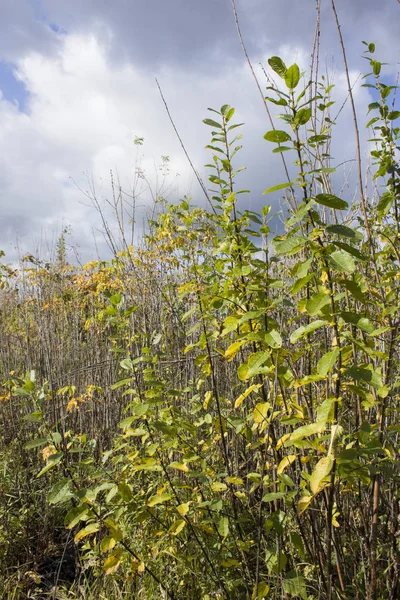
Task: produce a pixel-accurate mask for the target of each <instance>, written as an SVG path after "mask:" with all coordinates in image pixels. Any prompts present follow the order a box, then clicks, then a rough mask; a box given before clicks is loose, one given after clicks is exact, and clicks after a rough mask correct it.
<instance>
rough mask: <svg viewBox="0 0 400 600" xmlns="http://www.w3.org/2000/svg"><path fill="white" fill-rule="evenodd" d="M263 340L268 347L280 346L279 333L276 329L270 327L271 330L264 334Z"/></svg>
mask: <svg viewBox="0 0 400 600" xmlns="http://www.w3.org/2000/svg"><path fill="white" fill-rule="evenodd" d="M265 341H266V342H267V344H268V346H270V348H274V349H276V348H281V346H282V338H281V334H280V333H279V331H277V330H276V329H272V331H269V332H268V333H266V334H265Z"/></svg>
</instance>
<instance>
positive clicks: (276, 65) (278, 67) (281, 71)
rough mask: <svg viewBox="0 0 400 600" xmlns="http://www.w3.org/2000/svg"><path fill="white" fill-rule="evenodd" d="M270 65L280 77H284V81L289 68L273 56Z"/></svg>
mask: <svg viewBox="0 0 400 600" xmlns="http://www.w3.org/2000/svg"><path fill="white" fill-rule="evenodd" d="M268 64H269V66H270V67H271V69H272V70H273V71H275V73H277V74H278V75H279V77H282V79H283V78H284V77H285V75H286V71H287V68H286V65H285V63H284V62H283V60H282V59H281V58H279V56H271V58H269V59H268Z"/></svg>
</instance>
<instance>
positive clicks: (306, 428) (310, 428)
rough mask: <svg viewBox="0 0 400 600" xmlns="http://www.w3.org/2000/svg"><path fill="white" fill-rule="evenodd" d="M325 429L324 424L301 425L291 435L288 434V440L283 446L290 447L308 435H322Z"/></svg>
mask: <svg viewBox="0 0 400 600" xmlns="http://www.w3.org/2000/svg"><path fill="white" fill-rule="evenodd" d="M324 429H325V423H322V422H317V423H310V424H309V425H303V426H302V427H299V428H298V429H295V431H293V433H291V434H290V436H289V438H288V439H287V440H286V441H285V444H284V445H285V446H291V444H293V443H295V442H298V441H300V440H302V439H303V438H305V437H308V436H309V435H315V434H316V433H322V431H324Z"/></svg>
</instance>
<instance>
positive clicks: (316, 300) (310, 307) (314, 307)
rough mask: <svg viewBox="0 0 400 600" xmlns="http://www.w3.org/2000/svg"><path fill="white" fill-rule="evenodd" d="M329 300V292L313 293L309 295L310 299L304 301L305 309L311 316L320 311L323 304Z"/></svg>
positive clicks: (328, 302) (326, 303)
mask: <svg viewBox="0 0 400 600" xmlns="http://www.w3.org/2000/svg"><path fill="white" fill-rule="evenodd" d="M330 302H331V297H330V295H329V294H324V293H323V292H321V293H320V294H314V296H311V298H310V300H308V301H307V302H306V310H307V312H308V314H309V315H311V316H313V315H316V314H317V313H319V312H320V310H321V309H322V308H324V306H327V305H328V304H330Z"/></svg>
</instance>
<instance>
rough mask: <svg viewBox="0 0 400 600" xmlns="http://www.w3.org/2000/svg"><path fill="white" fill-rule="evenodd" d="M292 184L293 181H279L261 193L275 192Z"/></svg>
mask: <svg viewBox="0 0 400 600" xmlns="http://www.w3.org/2000/svg"><path fill="white" fill-rule="evenodd" d="M291 185H294V183H293V181H287V182H286V183H279V184H278V185H274V186H273V187H270V188H268V189H267V190H265V191H264V192H263V194H271V193H272V192H277V191H278V190H283V189H285V188H287V187H290V186H291Z"/></svg>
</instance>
